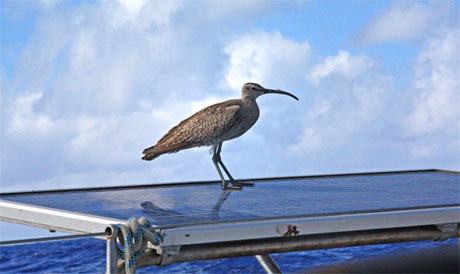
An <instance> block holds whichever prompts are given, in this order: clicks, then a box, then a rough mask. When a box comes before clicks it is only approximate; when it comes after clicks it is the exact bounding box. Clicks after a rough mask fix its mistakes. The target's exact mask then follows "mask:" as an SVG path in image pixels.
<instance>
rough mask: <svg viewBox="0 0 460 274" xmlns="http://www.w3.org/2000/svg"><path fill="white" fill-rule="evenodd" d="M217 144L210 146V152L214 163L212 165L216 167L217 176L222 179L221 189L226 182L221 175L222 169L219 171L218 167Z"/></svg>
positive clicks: (224, 186) (225, 186) (224, 187)
mask: <svg viewBox="0 0 460 274" xmlns="http://www.w3.org/2000/svg"><path fill="white" fill-rule="evenodd" d="M217 146H218V145H213V146H212V150H213V152H212V162H213V163H214V166H215V167H216V169H217V173H219V177H220V179H221V180H222V189H226V188H227V184H228V183H227V182H226V181H225V178H224V176H223V175H222V171H220V168H219V164H218V162H219V160H218V159H219V158H220V156H219V155H218V154H217V153H216V152H217Z"/></svg>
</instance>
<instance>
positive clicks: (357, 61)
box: [307, 50, 373, 84]
mask: <svg viewBox="0 0 460 274" xmlns="http://www.w3.org/2000/svg"><path fill="white" fill-rule="evenodd" d="M372 65H373V63H372V61H371V60H370V59H369V58H368V57H367V56H365V55H357V56H352V55H351V54H350V53H349V52H347V51H345V50H340V51H339V53H338V54H337V55H336V56H328V57H326V59H325V60H324V62H323V63H320V64H318V65H316V66H315V67H314V68H313V69H312V70H311V71H310V72H309V73H308V76H307V78H308V79H309V80H310V81H312V82H313V83H315V84H318V83H319V81H320V80H321V79H323V78H325V77H327V76H329V75H331V74H334V73H338V74H342V75H344V76H345V77H346V78H354V77H356V76H358V75H360V74H361V73H363V72H364V71H365V70H367V69H369V68H370V67H371V66H372Z"/></svg>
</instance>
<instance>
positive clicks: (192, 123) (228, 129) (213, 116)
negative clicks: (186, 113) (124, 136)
mask: <svg viewBox="0 0 460 274" xmlns="http://www.w3.org/2000/svg"><path fill="white" fill-rule="evenodd" d="M267 93H278V94H285V95H289V96H291V97H293V98H295V99H296V100H298V99H297V97H295V96H294V95H292V94H290V93H288V92H285V91H281V90H271V89H265V88H263V87H262V86H261V85H259V84H256V83H246V84H244V86H243V89H242V98H241V99H237V100H228V101H225V102H222V103H218V104H214V105H211V106H209V107H206V108H204V109H203V110H201V111H199V112H197V113H195V114H193V115H192V116H190V117H189V118H187V119H185V120H183V121H182V122H180V123H179V124H178V125H177V126H175V127H173V128H172V129H171V130H169V132H168V133H166V135H164V136H163V137H162V138H161V139H160V140H159V141H158V142H157V143H156V144H155V145H154V146H152V147H149V148H146V149H145V150H144V151H143V154H144V157H142V159H143V160H147V161H150V160H153V159H155V158H157V157H158V156H160V155H162V154H165V153H173V152H177V151H180V150H184V149H188V148H192V147H199V146H213V162H214V164H215V166H216V168H217V171H218V172H219V175H220V177H221V179H222V187H223V188H226V187H227V183H226V182H225V179H224V178H223V176H222V173H221V171H220V169H219V166H218V164H220V165H221V166H222V168H223V169H224V171H225V173H226V174H227V176H228V177H229V178H230V182H231V183H232V185H233V187H232V188H237V189H241V183H238V182H236V181H235V180H234V179H233V177H232V176H231V175H230V173H229V172H228V170H227V168H226V167H225V165H224V164H223V162H222V160H221V159H220V150H221V148H222V142H224V141H226V140H230V139H233V138H236V137H239V136H241V135H242V134H243V133H245V132H246V131H248V130H249V129H250V128H251V127H252V126H253V125H254V124H255V122H256V121H257V119H258V118H259V107H258V106H257V103H256V98H257V97H259V96H260V95H262V94H267Z"/></svg>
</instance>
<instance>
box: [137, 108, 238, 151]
mask: <svg viewBox="0 0 460 274" xmlns="http://www.w3.org/2000/svg"><path fill="white" fill-rule="evenodd" d="M240 109H241V103H240V102H239V101H238V100H229V101H225V102H222V103H219V104H215V105H211V106H209V107H207V108H205V109H203V110H201V111H199V112H197V113H195V114H194V115H192V116H190V117H189V118H187V119H185V120H183V121H182V122H180V123H179V124H178V125H177V126H175V127H173V128H172V129H171V130H170V131H169V132H168V133H166V135H165V136H163V137H162V138H161V139H160V140H159V141H158V143H157V144H156V145H155V146H153V147H150V148H147V149H145V150H144V152H143V153H144V154H152V153H155V154H163V153H168V152H175V151H179V150H182V149H186V148H191V147H196V146H202V145H210V144H212V143H214V142H215V141H216V140H218V139H219V138H220V137H221V136H222V135H224V134H225V133H226V132H228V131H229V130H230V129H231V128H232V127H233V126H234V125H235V124H236V123H238V121H239V120H240V119H241V111H240Z"/></svg>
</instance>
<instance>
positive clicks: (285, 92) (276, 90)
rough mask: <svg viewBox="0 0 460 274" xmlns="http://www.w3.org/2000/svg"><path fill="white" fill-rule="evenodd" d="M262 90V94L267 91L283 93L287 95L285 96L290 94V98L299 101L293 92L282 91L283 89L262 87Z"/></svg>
mask: <svg viewBox="0 0 460 274" xmlns="http://www.w3.org/2000/svg"><path fill="white" fill-rule="evenodd" d="M263 92H264V94H267V93H278V94H284V95H287V96H291V97H292V98H294V99H296V100H297V101H299V98H297V97H296V96H295V95H294V94H292V93H289V92H287V91H283V90H279V89H264V90H263Z"/></svg>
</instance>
